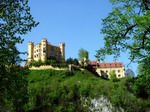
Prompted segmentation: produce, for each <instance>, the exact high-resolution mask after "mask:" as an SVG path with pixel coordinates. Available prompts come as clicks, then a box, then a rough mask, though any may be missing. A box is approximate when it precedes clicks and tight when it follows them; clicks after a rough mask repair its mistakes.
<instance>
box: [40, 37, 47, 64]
mask: <svg viewBox="0 0 150 112" xmlns="http://www.w3.org/2000/svg"><path fill="white" fill-rule="evenodd" d="M41 60H42V61H43V62H44V61H46V60H47V39H46V38H43V39H42V40H41Z"/></svg>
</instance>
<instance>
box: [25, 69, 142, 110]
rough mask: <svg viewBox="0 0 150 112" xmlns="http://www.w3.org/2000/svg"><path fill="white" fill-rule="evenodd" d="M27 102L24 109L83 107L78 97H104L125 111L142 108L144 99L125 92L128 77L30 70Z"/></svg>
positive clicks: (80, 72)
mask: <svg viewBox="0 0 150 112" xmlns="http://www.w3.org/2000/svg"><path fill="white" fill-rule="evenodd" d="M27 79H28V93H29V102H28V104H27V105H26V111H41V112H45V111H50V112H51V111H52V112H53V111H65V112H74V111H76V110H78V111H82V110H86V109H85V108H83V107H82V106H81V102H82V101H81V99H82V98H83V97H84V98H97V97H99V96H101V95H104V96H106V97H107V98H108V99H109V100H110V101H111V103H112V104H113V105H114V106H116V107H122V108H123V109H125V111H126V112H131V111H143V107H144V103H143V102H144V101H143V100H142V99H139V98H136V96H134V95H133V94H132V93H131V92H129V91H128V89H127V86H126V83H127V78H124V79H121V80H120V81H118V82H113V81H110V80H104V79H102V78H100V77H96V76H95V75H94V74H92V73H91V72H89V71H87V70H85V71H80V70H77V71H74V72H70V71H63V70H62V71H58V70H50V69H49V70H31V71H30V74H29V75H28V76H27Z"/></svg>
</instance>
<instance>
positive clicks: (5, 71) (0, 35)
mask: <svg viewBox="0 0 150 112" xmlns="http://www.w3.org/2000/svg"><path fill="white" fill-rule="evenodd" d="M37 24H38V23H36V22H35V21H34V19H33V17H32V15H31V14H30V8H29V6H28V0H0V77H1V78H0V111H2V112H5V111H15V112H21V111H23V107H24V104H25V103H26V102H27V81H26V78H25V72H24V70H23V69H21V68H20V67H18V66H16V64H17V63H18V62H19V60H20V58H19V54H20V53H21V52H19V51H18V50H17V48H16V44H19V43H22V42H23V39H21V35H23V34H27V32H28V31H31V29H32V28H33V27H35V26H37Z"/></svg>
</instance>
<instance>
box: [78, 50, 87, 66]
mask: <svg viewBox="0 0 150 112" xmlns="http://www.w3.org/2000/svg"><path fill="white" fill-rule="evenodd" d="M78 56H79V63H80V65H81V66H84V67H85V66H86V65H87V63H88V60H89V53H88V51H87V50H85V49H82V48H81V49H79V53H78Z"/></svg>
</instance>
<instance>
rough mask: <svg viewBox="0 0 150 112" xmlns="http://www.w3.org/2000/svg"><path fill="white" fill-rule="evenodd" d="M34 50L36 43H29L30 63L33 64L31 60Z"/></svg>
mask: <svg viewBox="0 0 150 112" xmlns="http://www.w3.org/2000/svg"><path fill="white" fill-rule="evenodd" d="M33 48H34V43H33V42H28V62H31V60H32V59H33Z"/></svg>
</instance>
